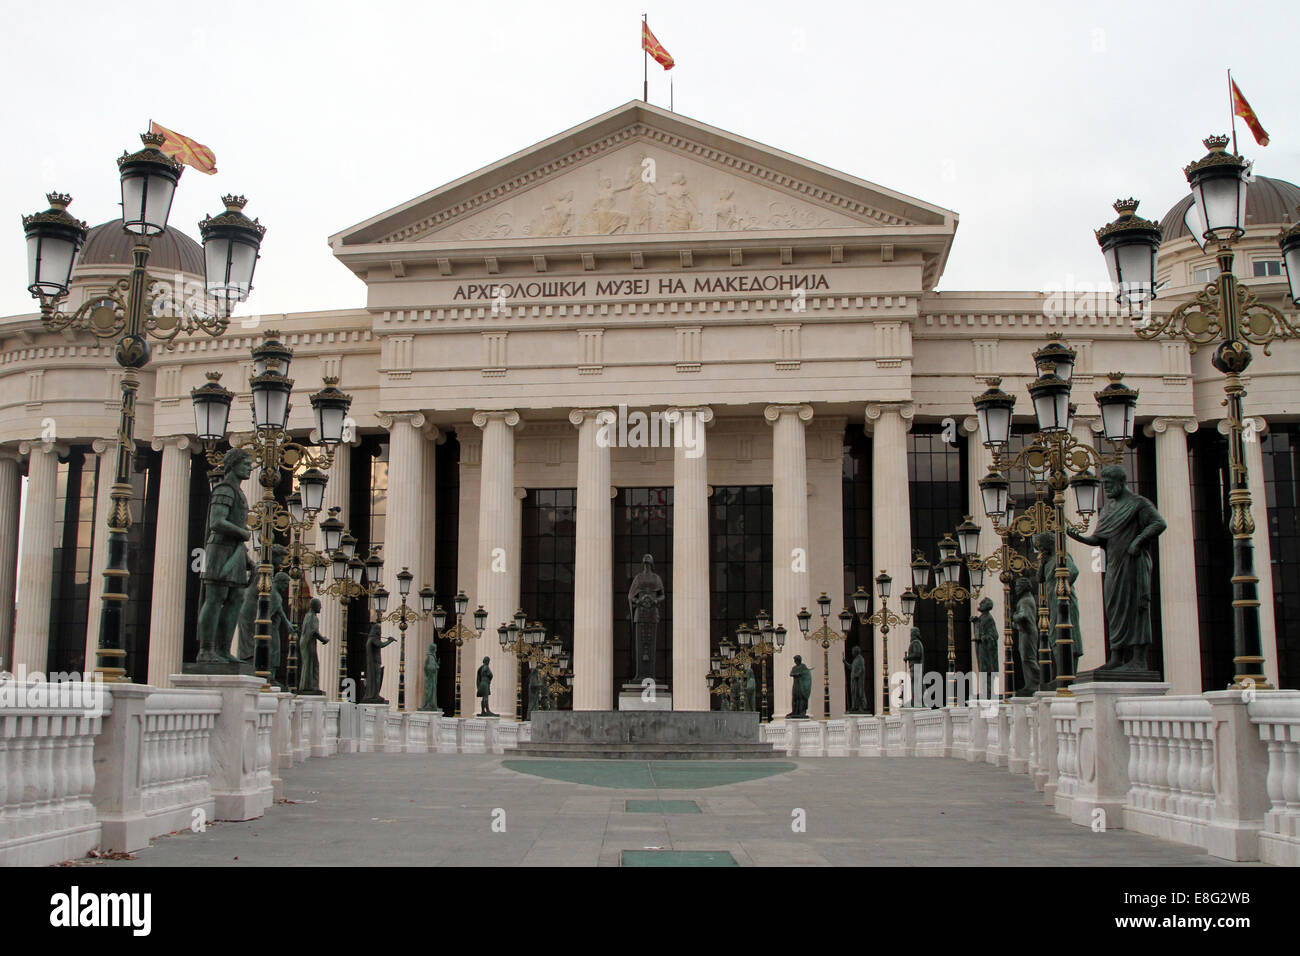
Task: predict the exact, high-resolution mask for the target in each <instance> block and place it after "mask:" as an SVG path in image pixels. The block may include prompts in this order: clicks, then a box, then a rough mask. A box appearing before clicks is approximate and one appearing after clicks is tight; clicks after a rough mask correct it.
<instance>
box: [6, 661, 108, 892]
mask: <svg viewBox="0 0 1300 956" xmlns="http://www.w3.org/2000/svg"><path fill="white" fill-rule="evenodd" d="M44 686H45V687H47V688H48V687H55V686H59V687H64V688H67V686H68V685H44ZM81 686H82V687H87V686H91V685H81ZM32 689H33V685H30V684H21V683H16V682H13V681H10V682H8V685H7V686H0V694H4V695H6V697H8V696H9V695H10V694H12V697H13V699H14V700H15V701H16V703H14V704H9V703H8V702H7V701H6V705H5V706H0V866H14V865H25V866H43V865H48V864H51V863H58V862H60V861H62V860H68V859H73V858H75V857H81V856H85V855H86V853H88V852H89V851H90V850H91V849H93V848H94V847H95V846H97V845H98V844H99V841H100V835H101V828H100V823H99V820H98V818H97V816H96V814H95V807H94V805H93V804H92V802H91V794H92V792H93V790H94V786H95V768H94V750H95V738H96V737H97V736H98V735H99V732H100V727H101V722H102V717H101V716H100V714H99V713H96V712H95V709H94V708H87V707H83V706H81V704H82V703H85V702H86V701H85V700H84V699H83V700H81V701H73V700H67V699H66V698H65V702H66V703H68V704H69V706H63V707H61V706H57V704H58V700H57V698H56V700H55V704H54V705H53V706H50V705H42V704H41V703H40V702H39V700H38V699H34V698H35V695H34V694H32V693H31V691H32ZM29 702H30V703H32V706H25V704H26V703H29ZM74 704H75V706H74Z"/></svg>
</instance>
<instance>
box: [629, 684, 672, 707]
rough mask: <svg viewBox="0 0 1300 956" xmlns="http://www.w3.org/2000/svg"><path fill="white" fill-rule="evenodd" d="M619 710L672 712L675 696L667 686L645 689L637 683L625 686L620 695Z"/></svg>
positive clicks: (660, 685) (656, 685) (659, 685)
mask: <svg viewBox="0 0 1300 956" xmlns="http://www.w3.org/2000/svg"><path fill="white" fill-rule="evenodd" d="M618 709H619V710H672V709H673V695H672V691H671V690H670V689H669V687H668V685H667V684H658V683H656V684H655V685H654V686H653V687H648V686H647V687H643V686H642V685H640V684H637V683H627V684H624V685H623V688H622V690H620V691H619V693H618Z"/></svg>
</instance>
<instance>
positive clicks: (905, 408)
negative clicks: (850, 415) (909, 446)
mask: <svg viewBox="0 0 1300 956" xmlns="http://www.w3.org/2000/svg"><path fill="white" fill-rule="evenodd" d="M887 411H888V412H895V413H897V415H898V417H899V418H901V419H902V420H903V427H904V429H905V430H907V431H911V430H912V416H914V415H915V414H916V406H915V405H914V404H912V403H911V402H867V407H866V408H865V409H864V410H863V414H864V416H865V417H866V422H864V423H863V429H864V430H865V431H866V433H867V434H868V435H869V434H871V428H872V425H873V424H874V423H875V422H878V421H880V419H881V418H882V417H883V416H884V414H885V412H887Z"/></svg>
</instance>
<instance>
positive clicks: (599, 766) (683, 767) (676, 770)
mask: <svg viewBox="0 0 1300 956" xmlns="http://www.w3.org/2000/svg"><path fill="white" fill-rule="evenodd" d="M501 765H502V766H503V767H505V768H506V769H507V770H514V771H516V772H518V773H528V774H532V775H533V776H537V777H544V778H546V779H547V780H563V781H565V782H567V783H585V784H587V785H588V786H592V787H608V788H610V789H614V790H699V789H703V788H705V787H721V786H725V785H726V784H729V783H744V782H745V781H747V780H761V779H762V778H764V777H773V776H776V775H777V774H781V773H789V772H790V771H791V770H794V769H795V767H796V764H793V763H788V762H786V761H782V760H763V761H743V760H725V761H712V760H545V759H538V758H530V759H516V760H503V761H502V762H501Z"/></svg>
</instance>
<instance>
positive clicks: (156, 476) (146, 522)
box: [104, 442, 162, 684]
mask: <svg viewBox="0 0 1300 956" xmlns="http://www.w3.org/2000/svg"><path fill="white" fill-rule="evenodd" d="M111 456H112V453H110V455H109V456H108V457H107V458H106V459H105V462H104V468H105V469H107V470H108V471H111V470H112V465H111V464H109V461H110V460H111ZM106 480H107V478H106ZM161 480H162V453H161V452H156V451H154V450H153V449H152V448H149V447H148V446H147V445H145V444H143V443H142V442H137V443H136V446H135V459H134V461H133V462H132V467H131V530H130V531H129V532H128V534H127V567H128V568H130V570H131V577H130V578H129V581H128V585H127V602H126V614H125V615H124V617H123V627H122V631H123V634H122V641H123V643H122V646H123V647H125V648H126V670H127V677H128V678H129V679H130V680H132V681H134V682H135V683H137V684H144V683H147V682H148V679H149V622H150V620H151V617H152V613H153V559H154V542H155V540H156V538H157V533H156V532H157V524H158V490H159V483H160V482H161Z"/></svg>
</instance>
